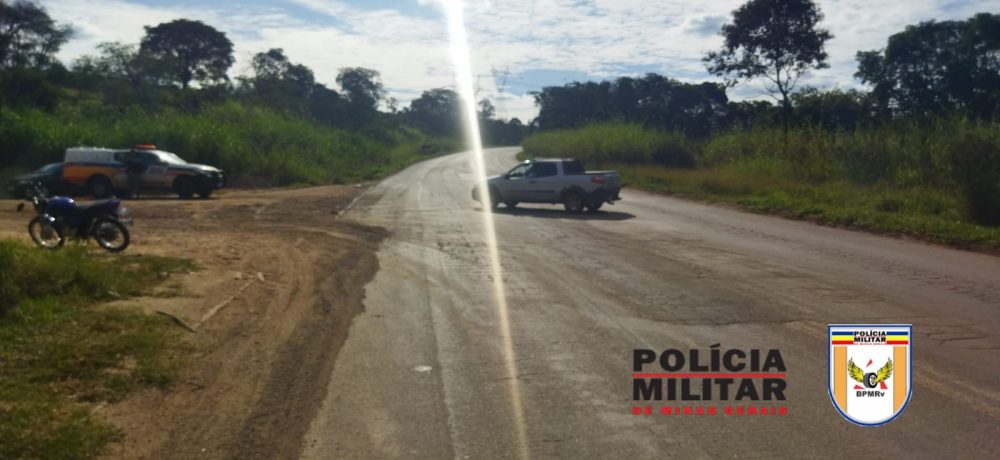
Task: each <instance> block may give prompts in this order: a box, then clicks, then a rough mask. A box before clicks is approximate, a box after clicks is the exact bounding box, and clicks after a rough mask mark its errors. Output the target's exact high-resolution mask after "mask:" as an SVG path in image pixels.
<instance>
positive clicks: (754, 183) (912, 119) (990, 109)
mask: <svg viewBox="0 0 1000 460" xmlns="http://www.w3.org/2000/svg"><path fill="white" fill-rule="evenodd" d="M778 10H780V11H778ZM779 13H780V14H779ZM821 19H822V14H821V13H820V11H819V9H818V7H817V6H816V5H815V4H814V3H813V2H811V1H810V0H796V1H792V2H770V1H766V0H752V1H750V2H748V3H747V4H745V5H744V6H743V7H741V8H739V9H737V10H736V11H734V12H733V22H732V23H729V24H725V25H724V26H723V27H722V31H721V33H722V35H723V37H725V43H724V46H723V48H722V49H721V50H719V51H717V52H711V53H709V54H708V55H706V57H705V59H704V61H705V64H706V67H707V68H708V70H709V71H710V72H712V73H714V74H717V75H719V76H721V77H724V78H726V79H727V80H729V81H730V82H735V81H737V80H761V81H764V82H765V86H766V87H767V88H768V89H769V90H771V92H772V94H773V95H774V96H775V100H776V101H777V102H778V103H777V104H776V105H775V104H771V103H768V102H767V101H741V102H733V101H730V100H729V99H728V97H727V95H726V91H725V86H724V85H722V84H718V83H707V82H706V83H683V82H679V81H676V80H671V79H669V78H666V77H663V76H660V75H656V74H649V75H646V76H644V77H640V78H633V77H622V78H618V79H616V80H614V81H604V82H583V83H571V84H568V85H564V86H559V87H547V88H543V89H542V91H540V92H538V93H537V94H536V96H535V99H536V102H537V103H538V105H539V107H540V114H539V118H538V119H537V120H536V123H537V124H538V125H539V127H540V128H541V130H540V132H536V133H534V134H532V135H531V136H529V137H528V138H526V139H525V140H524V142H523V146H524V151H525V155H527V156H555V157H570V156H571V157H578V158H580V159H582V160H584V161H586V162H587V164H588V165H590V167H592V168H616V169H618V170H620V171H621V173H622V176H623V180H624V181H625V183H626V184H627V185H629V186H633V187H639V188H644V189H648V190H654V191H660V192H666V193H672V194H677V195H683V196H687V197H692V198H698V199H704V200H709V201H717V202H724V203H731V204H736V205H739V206H742V207H745V208H747V209H751V210H754V211H760V212H771V213H777V214H782V215H786V216H791V217H798V218H805V219H810V220H814V221H817V222H821V223H826V224H831V225H844V226H851V227H858V228H865V229H871V230H876V231H881V232H888V233H894V234H903V235H909V236H913V237H916V238H921V239H926V240H931V241H936V242H941V243H946V244H952V245H958V246H966V247H970V246H971V247H981V248H991V249H997V248H1000V73H998V69H1000V60H997V59H996V56H998V54H997V53H998V52H1000V41H998V40H997V36H998V35H997V33H998V31H1000V15H996V14H988V13H981V14H977V15H975V16H973V17H971V18H969V19H967V20H964V21H944V22H933V21H931V22H925V23H921V24H918V25H914V26H910V27H907V28H906V29H905V30H904V31H902V32H899V33H897V34H895V35H892V36H891V37H890V38H889V41H888V43H887V45H886V47H885V48H884V49H881V50H874V51H860V52H858V54H857V60H858V70H857V73H856V74H855V76H856V77H857V78H858V79H860V80H861V81H862V82H863V83H866V84H868V85H870V86H871V90H870V91H859V90H850V91H843V90H839V89H832V90H826V91H821V90H818V89H815V88H796V87H795V83H796V82H797V81H798V78H799V76H801V75H802V74H804V73H805V72H806V71H808V70H809V69H818V68H825V67H826V66H827V63H826V54H825V52H824V51H823V44H824V42H825V41H826V40H828V39H829V38H830V35H831V34H830V33H829V32H828V31H826V30H823V29H822V28H821V27H819V23H820V20H821ZM786 33H791V34H793V35H795V36H797V37H798V38H797V40H795V41H794V43H790V42H788V41H787V40H783V39H782V37H785V34H786ZM949 37H950V38H949ZM782 66H784V67H782ZM779 67H780V68H781V71H780V72H775V69H777V68H779ZM957 69H961V71H958V70H957ZM769 72H774V73H769Z"/></svg>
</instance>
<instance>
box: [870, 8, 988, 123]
mask: <svg viewBox="0 0 1000 460" xmlns="http://www.w3.org/2000/svg"><path fill="white" fill-rule="evenodd" d="M857 61H858V71H857V73H855V74H854V76H855V77H857V78H859V79H860V80H861V81H862V82H864V83H866V84H869V85H871V86H872V93H873V95H874V97H875V99H876V100H877V101H878V104H879V106H880V107H881V108H882V110H883V111H884V112H887V113H888V112H893V111H895V112H897V113H900V114H912V115H922V116H926V115H933V114H941V113H945V112H949V111H956V110H957V111H961V112H965V113H967V114H970V115H973V116H976V117H979V118H990V117H993V116H998V115H1000V15H997V14H990V13H980V14H977V15H975V16H973V17H972V18H969V19H968V20H966V21H943V22H935V21H928V22H922V23H920V24H918V25H916V26H907V27H906V29H905V30H903V31H902V32H899V33H897V34H894V35H892V36H890V37H889V42H888V44H887V46H886V47H885V49H883V50H877V51H859V52H858V54H857Z"/></svg>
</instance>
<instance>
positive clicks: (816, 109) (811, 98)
mask: <svg viewBox="0 0 1000 460" xmlns="http://www.w3.org/2000/svg"><path fill="white" fill-rule="evenodd" d="M792 101H793V102H794V104H795V114H796V119H797V120H799V121H801V122H802V123H805V124H810V125H818V126H822V127H823V128H826V129H846V130H853V129H854V128H857V127H858V125H860V124H861V123H862V122H863V121H864V120H865V119H866V118H867V117H868V115H869V113H868V107H869V102H868V94H866V93H862V92H859V91H857V90H853V89H852V90H849V91H841V90H839V89H833V90H830V91H820V90H818V89H816V88H805V89H803V90H802V91H799V92H797V93H795V94H793V95H792Z"/></svg>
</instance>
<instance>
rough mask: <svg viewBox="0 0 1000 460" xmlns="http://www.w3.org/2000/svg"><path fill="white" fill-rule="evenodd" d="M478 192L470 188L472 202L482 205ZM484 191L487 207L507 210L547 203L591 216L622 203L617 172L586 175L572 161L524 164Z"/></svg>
mask: <svg viewBox="0 0 1000 460" xmlns="http://www.w3.org/2000/svg"><path fill="white" fill-rule="evenodd" d="M479 189H480V188H479V187H473V188H472V199H473V200H476V201H479V202H484V200H483V199H482V197H480V196H479ZM486 189H487V190H489V194H490V196H489V198H488V200H487V201H486V203H488V204H489V205H490V206H492V207H496V206H497V205H499V204H500V203H504V205H506V206H507V207H508V208H513V207H514V206H517V205H518V203H550V204H562V205H563V206H564V207H565V208H566V211H569V212H582V211H583V210H584V209H586V210H588V211H591V212H594V211H597V210H598V209H600V208H601V206H602V205H604V203H609V204H614V202H615V201H617V200H620V199H621V197H620V196H619V195H618V194H619V192H620V191H621V181H620V179H619V177H618V173H617V172H615V171H585V170H584V169H583V165H582V164H581V163H580V162H579V161H577V160H574V159H572V158H539V159H534V160H527V161H525V162H523V163H521V164H519V165H517V166H515V167H514V168H513V169H511V170H510V171H507V173H506V174H501V175H499V176H493V177H490V178H489V179H487V180H486Z"/></svg>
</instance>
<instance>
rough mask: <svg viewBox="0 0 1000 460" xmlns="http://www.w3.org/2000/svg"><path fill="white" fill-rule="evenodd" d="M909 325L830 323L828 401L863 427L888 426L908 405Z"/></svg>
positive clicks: (911, 329)
mask: <svg viewBox="0 0 1000 460" xmlns="http://www.w3.org/2000/svg"><path fill="white" fill-rule="evenodd" d="M912 332H913V326H912V325H909V324H831V325H830V326H829V343H830V352H829V360H830V363H829V366H830V367H829V371H830V383H829V390H830V400H831V401H833V406H834V407H835V408H836V409H837V412H840V415H843V416H844V418H846V419H847V420H850V421H851V422H853V423H856V424H858V425H862V426H878V425H883V424H886V423H889V422H890V421H892V420H893V419H895V418H896V417H897V416H899V414H900V413H902V412H903V409H905V408H906V404H907V403H908V402H909V401H910V395H911V393H912V390H913V389H912V385H911V384H910V380H911V379H910V377H911V374H912V373H911V372H910V362H911V361H910V347H911V346H912V344H913V341H912V334H911V333H912Z"/></svg>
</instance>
